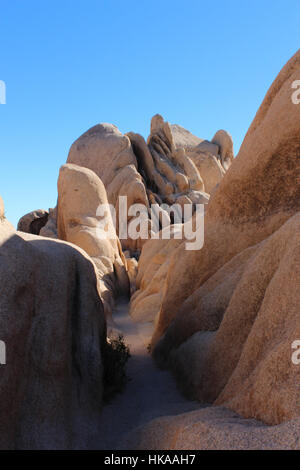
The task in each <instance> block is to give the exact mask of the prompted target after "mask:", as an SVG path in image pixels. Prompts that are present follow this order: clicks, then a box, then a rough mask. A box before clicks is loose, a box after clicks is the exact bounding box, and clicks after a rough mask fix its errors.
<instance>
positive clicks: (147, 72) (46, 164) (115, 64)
mask: <svg viewBox="0 0 300 470" xmlns="http://www.w3.org/2000/svg"><path fill="white" fill-rule="evenodd" d="M299 24H300V3H299V0H297V1H290V0H280V1H279V0H238V1H236V0H223V1H220V0H219V1H218V0H215V1H214V2H209V1H202V0H185V1H178V0H160V1H157V0H148V1H145V0H122V1H119V0H114V1H112V0H97V1H96V0H84V1H83V0H72V1H70V0H60V1H57V0H0V57H1V60H0V80H4V81H5V82H6V86H7V104H6V105H0V158H1V167H0V194H1V195H2V197H3V199H4V202H5V206H6V216H7V218H8V219H9V220H10V221H11V222H13V223H14V224H16V223H17V221H18V219H19V218H20V217H21V216H22V215H24V214H25V213H27V212H29V211H31V210H34V209H38V208H46V209H47V208H48V207H53V206H55V204H56V197H57V190H56V182H57V176H58V171H59V167H60V166H61V165H62V164H63V163H65V161H66V158H67V154H68V150H69V147H70V146H71V144H72V142H73V141H74V140H75V139H76V138H77V137H79V136H80V135H81V134H82V133H83V132H84V131H85V130H87V129H88V128H89V127H91V126H93V125H95V124H97V123H99V122H112V123H114V124H115V125H117V126H118V127H119V129H120V130H121V131H122V132H127V131H131V130H132V131H135V132H139V133H141V134H142V135H144V136H145V137H147V135H148V133H149V126H150V119H151V117H152V116H153V115H154V114H156V113H160V114H162V115H163V116H164V118H165V119H167V120H168V121H170V122H171V123H177V124H180V125H182V126H184V127H186V128H187V129H189V130H190V131H191V132H193V133H195V134H196V135H198V136H199V137H202V138H207V139H211V138H212V136H213V134H214V133H215V131H216V130H218V129H220V128H224V129H226V130H228V131H229V132H230V133H231V135H232V136H233V139H234V144H235V150H236V151H237V150H238V149H239V147H240V144H241V142H242V140H243V138H244V136H245V133H246V131H247V129H248V127H249V125H250V123H251V121H252V119H253V117H254V115H255V113H256V111H257V109H258V107H259V105H260V103H261V101H262V99H263V97H264V95H265V93H266V91H267V90H268V88H269V86H270V84H271V83H272V81H273V80H274V78H275V77H276V75H277V74H278V72H279V71H280V69H281V68H282V66H283V65H284V64H285V63H286V62H287V61H288V60H289V58H290V57H291V56H292V55H293V54H294V53H295V52H296V51H297V49H298V48H299V44H300V41H299V39H300V38H299V36H300V28H299Z"/></svg>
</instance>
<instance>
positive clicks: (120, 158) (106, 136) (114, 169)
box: [67, 124, 149, 252]
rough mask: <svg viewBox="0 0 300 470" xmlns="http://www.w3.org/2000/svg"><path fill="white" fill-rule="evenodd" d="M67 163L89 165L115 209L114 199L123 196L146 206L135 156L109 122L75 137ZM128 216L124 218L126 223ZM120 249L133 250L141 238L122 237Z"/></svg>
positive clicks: (125, 138) (116, 200)
mask: <svg viewBox="0 0 300 470" xmlns="http://www.w3.org/2000/svg"><path fill="white" fill-rule="evenodd" d="M67 163H74V164H76V165H79V166H82V167H85V168H89V169H90V170H93V171H94V172H95V173H96V175H97V176H98V177H99V178H100V179H101V181H102V183H103V184H104V186H105V189H106V193H107V198H108V201H109V203H110V204H112V205H113V206H114V207H115V208H116V210H117V233H119V232H118V230H119V226H118V220H119V217H118V214H119V213H118V204H117V202H118V198H119V196H127V205H128V207H129V206H131V205H132V204H138V203H139V204H143V205H145V206H146V207H148V205H149V202H148V197H147V193H146V189H145V186H144V183H143V181H142V178H141V176H140V174H139V172H138V171H137V161H136V157H135V155H134V153H133V151H132V147H131V144H130V140H129V138H128V137H127V136H125V135H123V134H121V132H120V131H119V130H118V128H117V127H116V126H113V125H112V124H98V125H97V126H95V127H92V128H91V129H89V130H88V131H87V132H85V133H84V134H83V135H82V136H81V137H79V139H77V140H76V141H75V142H74V143H73V145H72V147H71V149H70V152H69V156H68V159H67ZM130 220H131V218H130V217H129V218H128V222H130ZM122 246H123V248H124V249H125V250H126V249H129V250H130V251H132V252H134V251H136V250H138V249H140V248H141V246H142V244H141V240H139V239H138V240H130V239H129V238H128V239H123V240H122Z"/></svg>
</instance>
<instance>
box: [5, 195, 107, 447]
mask: <svg viewBox="0 0 300 470" xmlns="http://www.w3.org/2000/svg"><path fill="white" fill-rule="evenodd" d="M0 206H1V207H0V257H1V263H0V284H1V296H0V332H1V341H3V342H4V343H5V345H6V364H5V365H0V368H1V387H0V416H1V419H0V448H1V449H80V448H81V449H85V448H91V447H93V446H94V445H95V442H96V439H97V435H98V433H99V426H100V424H99V423H100V420H101V418H100V412H101V404H102V394H103V383H102V374H103V360H102V352H101V351H102V348H103V346H104V344H105V341H106V324H105V317H104V312H103V306H102V303H101V301H100V298H99V295H98V289H97V276H96V272H95V266H94V264H93V263H92V261H91V259H90V258H89V257H88V256H87V255H86V254H85V252H84V251H83V250H79V249H77V248H75V247H73V246H71V245H70V244H67V243H64V242H61V241H53V240H50V239H48V238H43V237H40V236H36V235H31V234H27V233H23V232H16V231H15V230H14V228H13V227H12V226H11V224H9V222H7V220H6V219H5V218H4V212H3V205H2V204H1V205H0Z"/></svg>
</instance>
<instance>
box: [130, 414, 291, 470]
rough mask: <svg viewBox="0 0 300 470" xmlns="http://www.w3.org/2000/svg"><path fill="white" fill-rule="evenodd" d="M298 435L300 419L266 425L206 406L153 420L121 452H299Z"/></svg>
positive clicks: (140, 428) (142, 427) (134, 432)
mask: <svg viewBox="0 0 300 470" xmlns="http://www.w3.org/2000/svg"><path fill="white" fill-rule="evenodd" d="M299 434H300V419H295V420H293V421H289V422H287V423H282V424H280V425H278V426H265V425H263V423H261V422H260V421H256V420H254V419H245V418H242V417H241V416H239V415H237V414H236V413H234V412H232V411H230V410H228V409H226V408H223V407H206V408H203V409H200V410H197V411H192V412H189V413H184V414H180V415H176V416H163V417H161V418H156V419H153V420H152V421H150V422H148V423H147V424H145V425H141V426H139V427H138V428H136V429H134V431H132V432H131V433H130V435H129V436H127V438H126V439H124V442H123V443H122V449H127V450H128V449H129V450H131V449H134V450H156V451H159V450H160V451H161V450H166V451H169V450H300V442H299ZM171 459H172V456H171ZM190 462H191V458H190Z"/></svg>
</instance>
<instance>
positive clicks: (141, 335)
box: [99, 300, 203, 450]
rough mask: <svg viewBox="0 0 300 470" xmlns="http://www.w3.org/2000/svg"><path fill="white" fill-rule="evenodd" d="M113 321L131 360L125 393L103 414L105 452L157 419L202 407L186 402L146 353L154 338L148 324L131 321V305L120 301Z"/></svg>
mask: <svg viewBox="0 0 300 470" xmlns="http://www.w3.org/2000/svg"><path fill="white" fill-rule="evenodd" d="M113 318H114V321H115V324H116V327H117V328H118V330H120V331H121V332H122V333H123V335H124V339H125V343H126V344H127V345H128V346H129V348H130V353H131V358H130V359H129V361H128V364H127V375H128V377H129V382H128V384H127V386H126V388H125V390H124V392H123V393H122V394H119V395H117V396H116V397H115V398H114V399H113V400H112V402H111V403H109V404H108V405H106V406H104V408H103V411H102V419H101V427H102V431H101V436H100V439H99V442H100V443H101V445H100V446H99V449H105V450H118V449H122V448H123V446H124V444H122V441H124V440H125V439H126V438H127V437H128V435H129V434H130V432H131V431H132V430H134V429H135V428H136V427H138V426H141V425H144V424H147V423H148V422H149V421H151V420H152V419H154V418H158V417H161V416H170V415H177V414H181V413H186V412H188V411H193V410H199V409H201V408H203V407H202V406H201V405H200V404H199V403H196V402H191V401H188V400H186V399H185V398H184V397H183V396H182V395H181V394H180V393H179V391H178V390H177V388H176V384H175V381H174V379H173V377H172V375H171V374H170V373H169V372H168V371H161V370H159V369H158V368H157V367H156V366H155V364H154V362H153V360H152V359H151V356H150V354H149V353H148V352H147V345H148V344H149V338H150V336H151V331H150V328H149V325H147V324H145V325H143V324H136V323H134V322H133V321H132V320H131V318H130V316H129V315H128V302H126V301H124V300H120V301H119V303H118V305H117V306H116V309H115V311H114V314H113Z"/></svg>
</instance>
